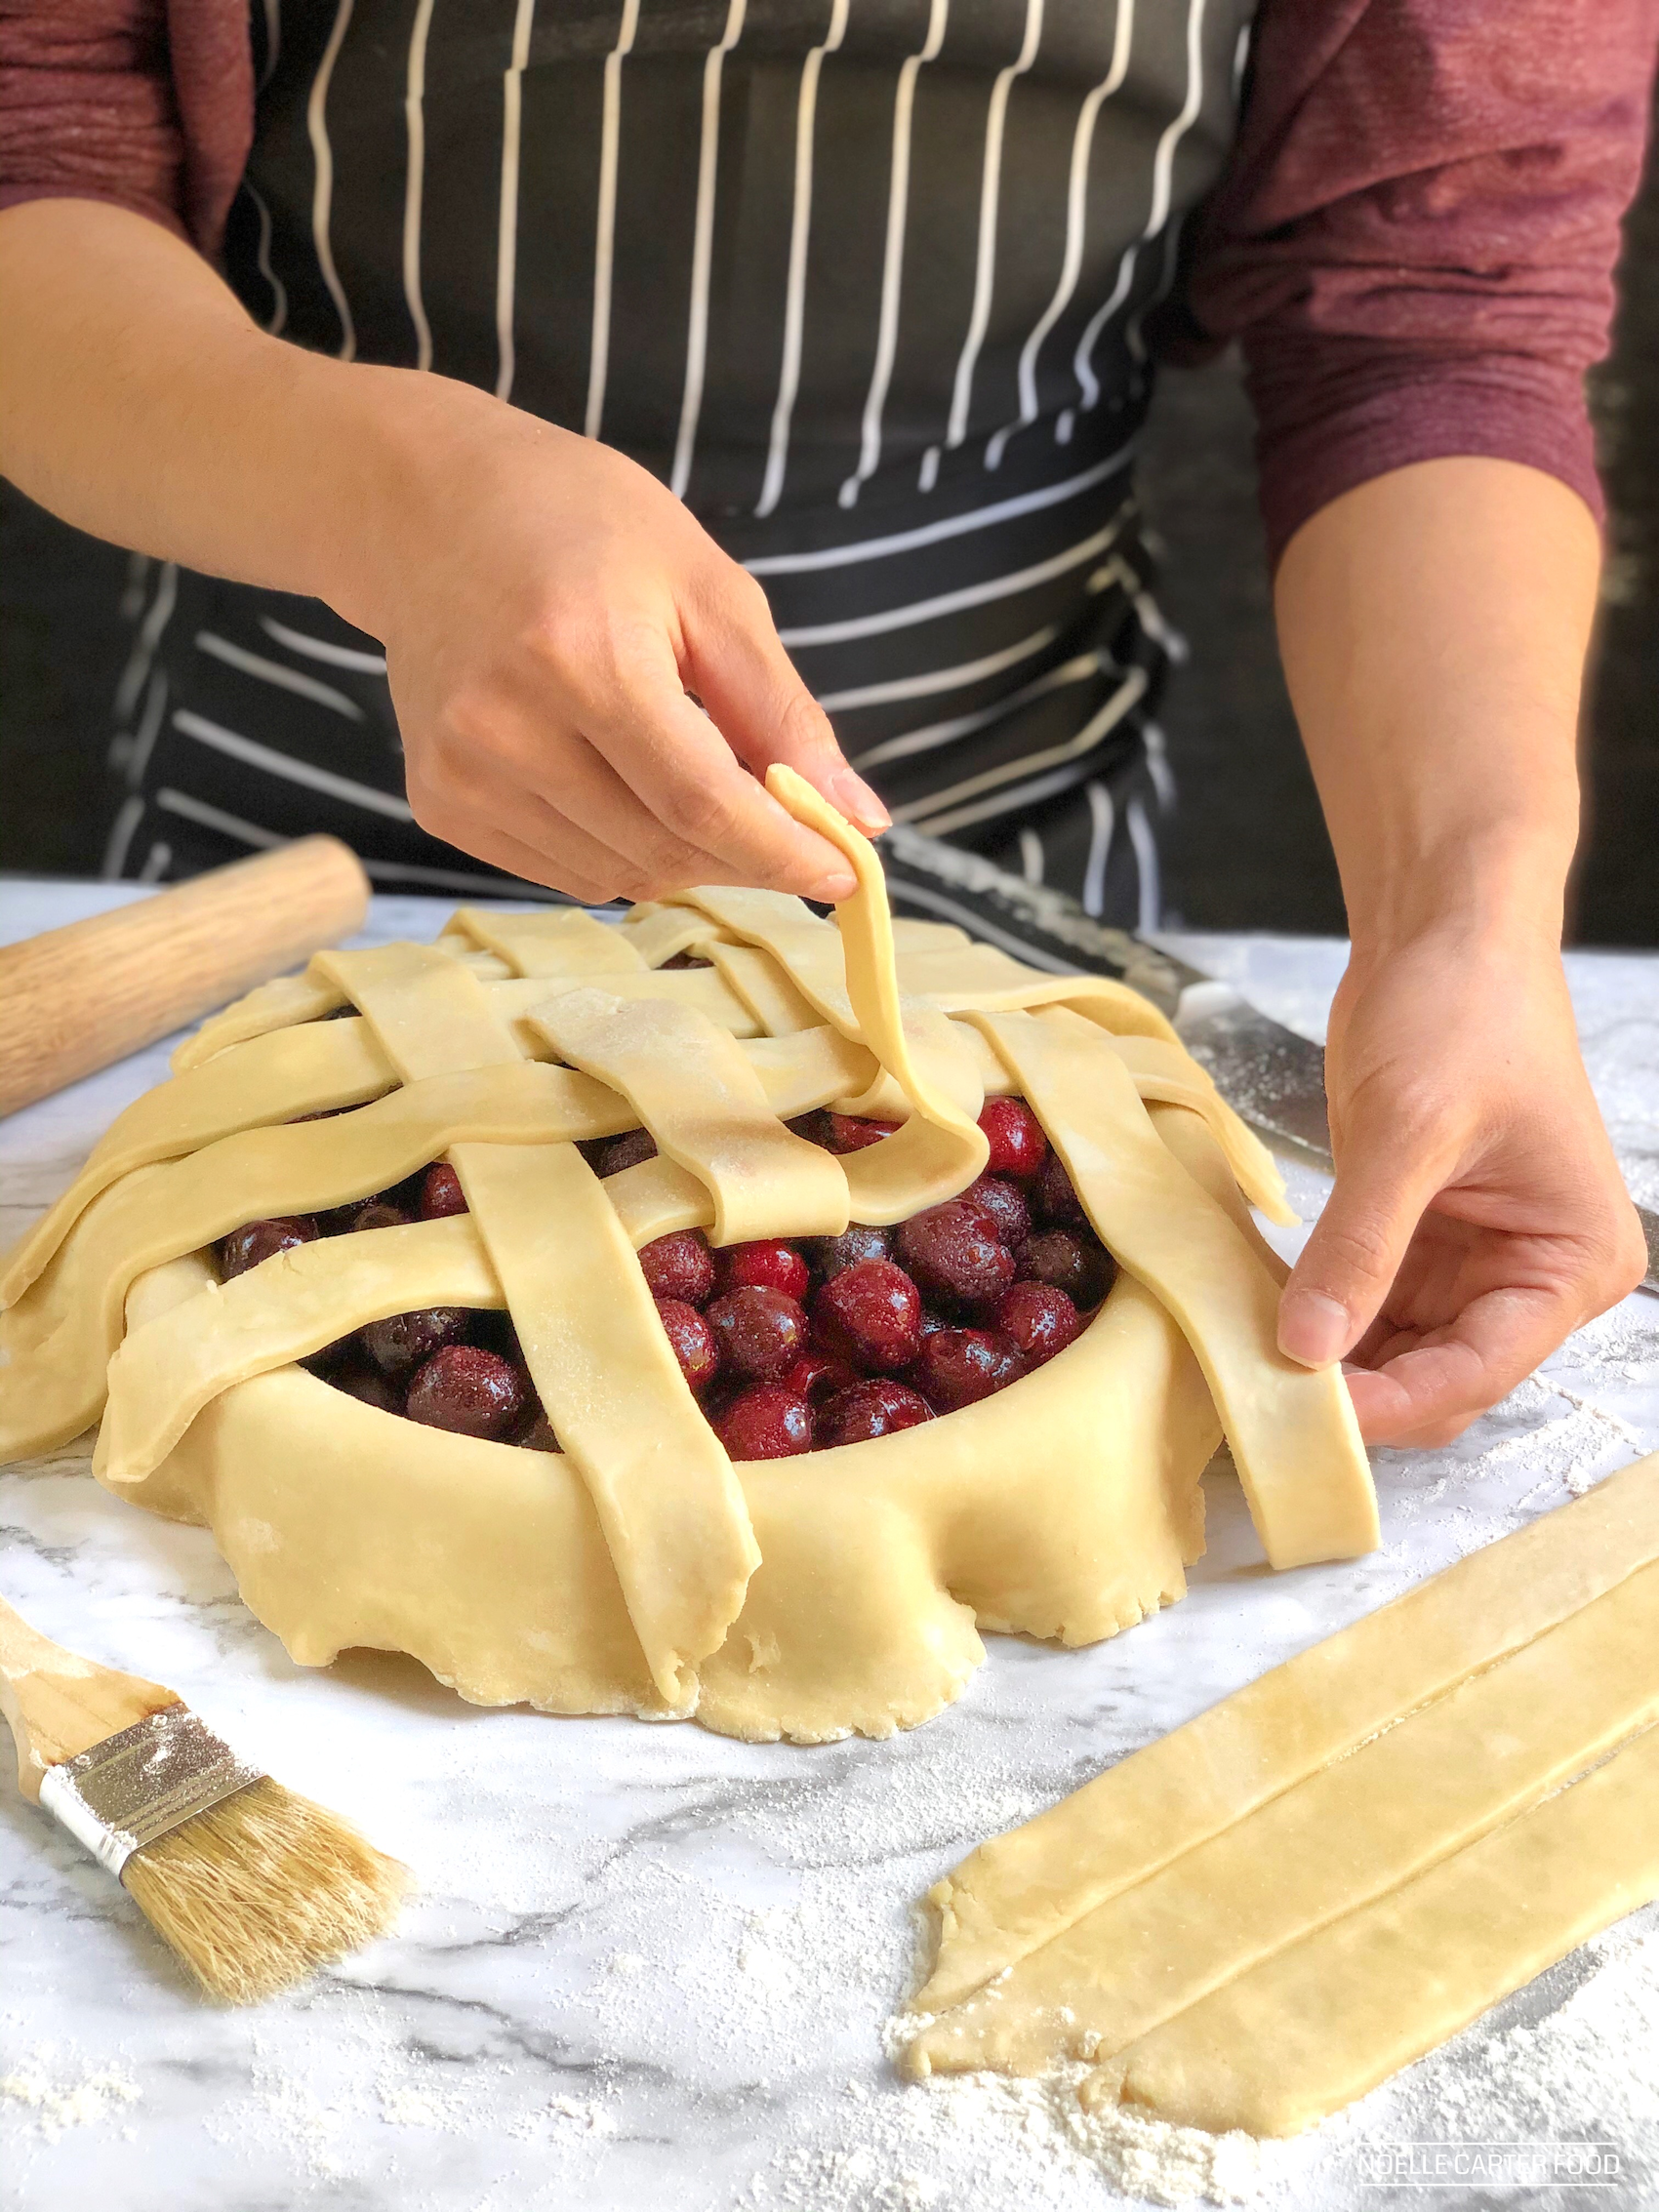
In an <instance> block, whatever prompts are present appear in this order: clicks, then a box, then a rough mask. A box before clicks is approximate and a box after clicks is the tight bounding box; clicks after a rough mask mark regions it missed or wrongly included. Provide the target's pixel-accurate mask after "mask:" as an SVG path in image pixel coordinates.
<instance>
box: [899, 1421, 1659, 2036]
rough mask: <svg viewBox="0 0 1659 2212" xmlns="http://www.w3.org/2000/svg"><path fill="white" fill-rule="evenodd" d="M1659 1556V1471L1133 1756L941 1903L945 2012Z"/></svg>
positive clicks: (940, 1891)
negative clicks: (1085, 1917) (1117, 1898)
mask: <svg viewBox="0 0 1659 2212" xmlns="http://www.w3.org/2000/svg"><path fill="white" fill-rule="evenodd" d="M1655 1560H1659V1458H1654V1459H1648V1460H1642V1461H1639V1463H1638V1464H1637V1465H1636V1466H1634V1467H1630V1468H1624V1469H1622V1470H1621V1471H1620V1472H1619V1473H1617V1474H1612V1475H1609V1476H1608V1477H1607V1478H1606V1480H1605V1481H1603V1482H1600V1483H1598V1485H1597V1486H1596V1488H1595V1489H1594V1490H1592V1491H1590V1492H1589V1493H1588V1494H1587V1495H1586V1496H1585V1497H1583V1498H1581V1499H1578V1500H1576V1501H1575V1502H1574V1503H1573V1504H1572V1505H1570V1506H1564V1507H1562V1508H1560V1509H1559V1510H1558V1511H1557V1512H1554V1513H1547V1514H1545V1515H1543V1516H1542V1517H1541V1518H1540V1519H1538V1520H1536V1521H1533V1522H1531V1523H1529V1524H1528V1526H1527V1527H1525V1528H1522V1529H1517V1531H1516V1533H1515V1534H1514V1535H1513V1536H1508V1537H1505V1538H1504V1539H1503V1541H1502V1542H1501V1543H1498V1544H1491V1545H1487V1546H1486V1547H1485V1548H1484V1549H1482V1550H1479V1551H1475V1552H1471V1554H1470V1555H1469V1557H1468V1558H1467V1559H1462V1560H1460V1561H1459V1562H1458V1563H1457V1565H1456V1566H1454V1567H1448V1568H1447V1569H1446V1570H1445V1572H1444V1573H1443V1574H1439V1575H1436V1576H1435V1577H1434V1578H1433V1579H1432V1580H1430V1581H1428V1582H1426V1583H1421V1584H1419V1585H1418V1587H1417V1588H1416V1589H1411V1590H1407V1591H1406V1593H1405V1594H1404V1596H1402V1597H1396V1599H1395V1600H1394V1602H1393V1603H1392V1604H1390V1605H1385V1606H1383V1607H1382V1608H1381V1609H1380V1610H1379V1611H1377V1612H1375V1613H1370V1614H1367V1615H1366V1616H1365V1617H1364V1618H1363V1619H1362V1620H1359V1621H1356V1622H1355V1623H1354V1625H1353V1627H1352V1628H1348V1629H1343V1631H1342V1632H1341V1634H1340V1635H1335V1636H1330V1637H1327V1638H1326V1640H1325V1641H1324V1642H1323V1643H1317V1644H1315V1645H1314V1646H1313V1647H1312V1648H1311V1649H1310V1650H1308V1651H1305V1652H1301V1653H1299V1654H1298V1656H1297V1657H1296V1658H1294V1659H1292V1660H1288V1661H1287V1662H1286V1663H1285V1664H1284V1665H1283V1666H1282V1667H1276V1668H1275V1669H1273V1671H1272V1672H1271V1673H1267V1674H1264V1675H1262V1676H1261V1677H1260V1678H1259V1679H1258V1680H1257V1681H1254V1682H1251V1683H1249V1684H1248V1685H1247V1686H1246V1687H1245V1688H1244V1689H1242V1690H1238V1691H1235V1692H1234V1695H1233V1696H1232V1697H1230V1698H1226V1699H1224V1700H1223V1701H1222V1703H1221V1704H1220V1705H1216V1706H1212V1707H1211V1708H1210V1709H1209V1710H1208V1711H1207V1712H1203V1713H1200V1714H1199V1715H1198V1716H1197V1718H1196V1719H1194V1720H1190V1721H1188V1722H1187V1723H1186V1725H1185V1726H1184V1727H1181V1728H1177V1729H1175V1730H1173V1731H1172V1732H1171V1733H1170V1734H1169V1735H1167V1736H1164V1737H1161V1738H1160V1739H1159V1740H1158V1742H1156V1743H1155V1744H1150V1745H1148V1746H1147V1748H1146V1749H1144V1750H1140V1751H1136V1752H1134V1753H1132V1754H1131V1755H1130V1756H1129V1757H1128V1758H1126V1759H1122V1760H1120V1761H1119V1762H1118V1764H1117V1765H1116V1766H1114V1767H1112V1768H1110V1769H1109V1770H1108V1771H1107V1772H1106V1773H1105V1774H1102V1775H1100V1776H1098V1777H1097V1778H1096V1780H1095V1781H1093V1782H1090V1783H1087V1784H1085V1786H1084V1787H1083V1788H1082V1789H1081V1790H1076V1791H1074V1792H1073V1793H1072V1795H1071V1796H1070V1797H1067V1798H1065V1799H1064V1800H1063V1801H1062V1802H1061V1803H1060V1804H1058V1805H1055V1806H1053V1807H1052V1808H1051V1809H1050V1810H1049V1811H1048V1812H1046V1813H1041V1814H1039V1815H1038V1816H1037V1818H1036V1819H1035V1820H1032V1821H1028V1822H1027V1823H1026V1825H1025V1826H1024V1827H1023V1828H1018V1829H1015V1830H1012V1831H1011V1832H1010V1833H1008V1834H1007V1835H1001V1836H997V1837H995V1838H994V1839H993V1840H992V1841H991V1842H990V1843H985V1844H982V1845H981V1846H980V1848H979V1849H978V1850H977V1851H976V1852H975V1853H974V1854H973V1856H972V1857H971V1858H969V1859H967V1860H965V1861H964V1862H963V1864H962V1865H961V1866H960V1867H958V1868H957V1869H956V1870H955V1872H954V1873H953V1874H951V1875H949V1876H947V1878H946V1879H945V1880H944V1881H942V1882H940V1883H939V1884H938V1885H937V1887H936V1888H935V1889H934V1890H933V1891H932V1892H931V1893H930V1903H931V1904H932V1905H933V1906H934V1907H935V1909H936V1910H937V1911H938V1912H939V1915H940V1923H941V1938H940V1950H939V1958H938V1961H937V1963H936V1965H935V1967H934V1970H933V1973H932V1976H931V1977H930V1979H929V1981H928V1983H927V1985H926V1987H925V1988H924V1989H923V1990H922V1991H921V1992H920V1993H919V1995H918V1996H917V1998H916V2005H915V2009H916V2010H917V2011H920V2012H929V2013H940V2014H943V2013H944V2012H946V2011H947V2010H948V2009H949V2008H950V2007H951V2006H952V2005H955V2004H958V2003H960V2002H961V2000H962V1999H963V1998H964V1997H967V1996H969V1995H970V1994H971V1993H972V1992H973V1991H975V1990H978V1989H981V1988H983V1987H984V1986H985V1985H986V1984H987V1983H989V1982H990V1981H991V1980H992V1979H993V1978H994V1977H995V1976H996V1975H998V1974H1000V1973H1001V1972H1002V1970H1003V1969H1004V1968H1005V1967H1008V1966H1011V1965H1013V1964H1014V1963H1015V1962H1016V1961H1017V1960H1019V1959H1021V1958H1024V1957H1025V1956H1026V1955H1027V1954H1028V1953H1029V1952H1030V1951H1034V1950H1036V1949H1037V1948H1038V1946H1039V1945H1042V1944H1045V1943H1048V1942H1049V1941H1051V1940H1052V1939H1053V1938H1054V1937H1055V1936H1057V1935H1059V1934H1061V1933H1062V1932H1063V1931H1064V1930H1065V1929H1067V1928H1069V1927H1071V1926H1072V1925H1073V1923H1074V1922H1076V1921H1077V1920H1080V1919H1081V1918H1082V1917H1083V1915H1084V1914H1085V1913H1086V1912H1089V1911H1091V1910H1093V1909H1094V1908H1095V1907H1096V1906H1097V1905H1100V1904H1103V1903H1104V1902H1105V1901H1106V1900H1107V1899H1109V1898H1112V1897H1115V1896H1117V1895H1118V1894H1120V1893H1121V1892H1123V1891H1126V1890H1128V1889H1130V1888H1132V1887H1133V1886H1134V1885H1135V1884H1137V1883H1139V1882H1144V1881H1146V1880H1147V1879H1148V1878H1149V1876H1151V1875H1153V1874H1154V1873H1156V1871H1157V1870H1159V1869H1160V1868H1161V1867H1165V1866H1167V1865H1168V1864H1169V1863H1170V1862H1171V1861H1172V1860H1174V1859H1176V1858H1178V1857H1180V1856H1181V1855H1182V1854H1183V1853H1184V1852H1187V1851H1191V1850H1193V1849H1194V1847H1195V1846H1196V1845H1198V1844H1200V1843H1202V1842H1203V1841H1204V1840H1205V1839H1206V1838H1207V1837H1209V1836H1212V1835H1216V1834H1218V1833H1219V1832H1220V1831H1221V1830H1224V1829H1227V1828H1230V1827H1231V1826H1232V1825H1233V1824H1234V1823H1235V1822H1237V1821H1240V1820H1243V1819H1244V1818H1245V1817H1246V1816H1247V1815H1249V1814H1250V1813H1252V1812H1253V1811H1254V1810H1255V1809H1256V1808H1257V1807H1258V1806H1261V1805H1265V1804H1266V1803H1268V1802H1269V1800H1270V1799H1272V1798H1274V1797H1275V1796H1277V1795H1278V1794H1279V1792H1280V1791H1282V1790H1291V1789H1293V1788H1295V1786H1296V1785H1297V1784H1299V1783H1300V1782H1302V1781H1303V1780H1305V1779H1306V1778H1307V1777H1308V1776H1309V1775H1311V1774H1314V1773H1316V1772H1317V1771H1318V1770H1319V1769H1320V1768H1321V1767H1324V1766H1328V1765H1329V1764H1330V1763H1331V1762H1332V1761H1333V1760H1337V1759H1341V1758H1343V1757H1345V1756H1346V1755H1347V1754H1348V1753H1349V1752H1351V1751H1353V1750H1354V1749H1355V1748H1356V1746H1358V1745H1360V1744H1362V1743H1364V1742H1365V1741H1366V1740H1367V1739H1368V1738H1370V1737H1372V1736H1375V1735H1377V1734H1378V1733H1379V1732H1380V1731H1381V1730H1383V1729H1386V1728H1388V1727H1390V1726H1391V1725H1392V1724H1393V1723H1394V1722H1395V1721H1396V1720H1397V1719H1398V1718H1399V1716H1400V1715H1401V1714H1402V1713H1406V1712H1411V1711H1413V1710H1415V1709H1417V1708H1418V1707H1419V1706H1423V1705H1427V1704H1429V1703H1430V1702H1431V1701H1433V1700H1435V1699H1436V1698H1441V1697H1444V1696H1445V1695H1446V1693H1447V1692H1448V1691H1450V1690H1452V1689H1454V1688H1455V1687H1456V1686H1457V1684H1458V1683H1460V1682H1462V1681H1464V1680H1465V1679H1466V1678H1467V1677H1468V1676H1470V1675H1472V1674H1475V1673H1477V1672H1478V1671H1480V1670H1481V1669H1485V1668H1488V1667H1490V1666H1492V1665H1493V1664H1494V1663H1495V1662H1496V1661H1498V1660H1500V1659H1502V1658H1503V1657H1504V1656H1505V1655H1506V1654H1507V1653H1510V1652H1513V1651H1517V1650H1519V1649H1520V1648H1521V1647H1522V1646H1523V1645H1525V1644H1527V1643H1530V1642H1531V1640H1532V1639H1533V1638H1534V1637H1535V1636H1537V1635H1540V1634H1542V1633H1544V1631H1545V1630H1547V1629H1551V1628H1553V1627H1555V1626H1556V1625H1557V1624H1558V1623H1559V1622H1562V1621H1565V1620H1567V1619H1568V1618H1570V1617H1571V1615H1573V1614H1574V1613H1576V1612H1578V1611H1580V1610H1581V1609H1582V1608H1583V1607H1584V1606H1587V1605H1590V1604H1592V1603H1593V1602H1594V1601H1595V1600H1596V1599H1597V1598H1598V1597H1600V1596H1602V1595H1603V1594H1604V1593H1605V1592H1607V1591H1608V1590H1611V1589H1617V1588H1618V1586H1619V1585H1620V1584H1621V1583H1623V1582H1624V1581H1625V1580H1626V1579H1627V1578H1628V1577H1629V1576H1631V1575H1633V1574H1635V1573H1637V1572H1638V1571H1639V1569H1641V1568H1643V1567H1646V1566H1648V1565H1650V1564H1651V1563H1652V1562H1654V1561H1655Z"/></svg>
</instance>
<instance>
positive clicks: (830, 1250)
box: [803, 1222, 893, 1282]
mask: <svg viewBox="0 0 1659 2212" xmlns="http://www.w3.org/2000/svg"><path fill="white" fill-rule="evenodd" d="M803 1248H804V1250H805V1253H806V1256H807V1259H808V1260H809V1262H810V1263H811V1265H812V1267H814V1268H815V1269H816V1271H817V1273H818V1277H819V1279H820V1281H822V1282H828V1281H829V1280H830V1277H831V1275H838V1274H839V1273H840V1272H841V1269H842V1268H843V1267H856V1266H857V1265H858V1263H859V1262H860V1261H861V1260H890V1259H891V1258H892V1257H893V1239H892V1238H891V1237H890V1236H889V1235H888V1233H887V1231H886V1230H885V1229H884V1228H872V1227H870V1225H869V1223H868V1222H854V1223H852V1224H851V1225H850V1226H849V1227H847V1228H844V1229H843V1230H842V1231H841V1233H840V1235H839V1236H809V1237H807V1238H805V1239H804V1242H803Z"/></svg>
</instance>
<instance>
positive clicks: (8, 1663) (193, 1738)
mask: <svg viewBox="0 0 1659 2212" xmlns="http://www.w3.org/2000/svg"><path fill="white" fill-rule="evenodd" d="M0 1710H3V1711H4V1713H5V1716H6V1720H7V1723H8V1725H9V1726H10V1728H11V1731H12V1735H13V1738H14V1740H15V1741H16V1744H17V1748H18V1782H19V1786H20V1789H21V1790H22V1792H23V1795H24V1796H25V1797H28V1798H30V1799H31V1800H33V1801H34V1802H35V1803H37V1804H39V1805H40V1806H41V1807H42V1808H43V1809H44V1810H45V1811H46V1812H49V1813H50V1814H51V1815H52V1816H53V1818H54V1819H55V1820H56V1821H58V1822H59V1823H60V1824H61V1826H62V1827H63V1828H65V1829H67V1830H68V1831H69V1833H70V1834H71V1835H72V1836H74V1837H75V1839H76V1841H77V1842H79V1843H82V1844H84V1845H85V1846H86V1848H87V1849H88V1850H89V1851H90V1852H91V1853H92V1855H93V1857H94V1858H95V1859H96V1860H97V1861H98V1862H99V1864H100V1865H101V1867H103V1868H105V1869H106V1870H107V1871H108V1872H110V1873H112V1874H114V1875H115V1876H116V1878H117V1879H118V1880H119V1881H120V1882H122V1883H123V1884H124V1885H125V1887H126V1889H127V1890H128V1892H129V1894H130V1895H131V1896H132V1898H133V1899H134V1901H135V1903H136V1904H137V1905H138V1908H139V1910H140V1911H141V1912H142V1914H143V1915H144V1917H145V1919H146V1920H148V1921H149V1923H150V1925H151V1927H153V1928H154V1929H155V1931H156V1933H157V1934H158V1935H159V1936H160V1937H161V1939H162V1941H163V1942H164V1943H167V1944H169V1945H171V1947H172V1948H173V1950H174V1951H177V1952H178V1954H179V1956H180V1957H181V1958H182V1960H183V1961H184V1963H185V1965H186V1966H187V1967H189V1969H190V1971H191V1973H192V1974H194V1975H195V1977H196V1979H197V1981H198V1982H200V1984H201V1985H202V1987H203V1988H204V1989H205V1990H207V1991H209V1992H210V1993H211V1994H212V1995H214V1996H216V1997H222V1998H223V1999H224V2000H225V2001H226V2002H227V2003H230V2004H251V2003H254V2002H256V2001H257V2000H259V1999H260V1998H262V1997H268V1996H273V1995H275V1993H276V1992H277V1991H279V1990H284V1989H287V1988H288V1987H289V1986H290V1984H292V1983H294V1982H298V1981H301V1980H303V1978H304V1976H306V1975H307V1974H309V1973H310V1972H311V1971H312V1970H313V1969H314V1968H316V1967H318V1966H321V1965H323V1964H325V1963H326V1962H327V1961H328V1960H330V1959H334V1958H341V1957H344V1954H345V1953H346V1952H347V1951H355V1950H357V1949H358V1947H359V1946H360V1945H362V1944H366V1943H369V1942H371V1941H372V1940H373V1939H374V1938H375V1937H376V1936H378V1935H381V1934H383V1933H384V1930H385V1929H387V1928H388V1927H389V1926H390V1925H391V1922H392V1920H393V1919H394V1918H395V1916H396V1913H397V1909H398V1906H399V1905H400V1903H401V1902H402V1899H403V1896H404V1894H405V1892H406V1890H407V1889H408V1887H409V1873H408V1870H407V1869H406V1868H404V1867H401V1866H399V1864H398V1863H397V1861H396V1860H395V1859H388V1858H386V1857H384V1854H383V1853H381V1852H379V1851H377V1850H376V1849H375V1848H374V1846H373V1845H372V1844H371V1843H369V1842H368V1841H367V1840H366V1839H365V1838H364V1837H363V1836H361V1835H359V1834H358V1832H357V1830H355V1829H354V1828H352V1827H350V1826H349V1825H348V1824H347V1823H346V1822H344V1821H343V1820H341V1819H340V1818H339V1817H338V1815H336V1814H334V1813H331V1812H329V1811H327V1810H326V1809H325V1808H324V1807H323V1806H321V1805H314V1804H312V1803H311V1801H310V1799H309V1798H306V1797H301V1796H297V1795H296V1794H295V1793H294V1791H293V1790H285V1789H284V1788H283V1787H282V1785H281V1784H280V1783H279V1782H273V1781H271V1779H270V1777H269V1776H268V1775H264V1774H261V1773H260V1771H259V1770H258V1768H257V1767H252V1766H249V1765H247V1764H246V1763H245V1762H244V1761H243V1760H241V1759H239V1758H238V1757H237V1756H236V1754H235V1753H234V1752H233V1751H232V1750H231V1749H230V1747H229V1746H228V1745H227V1744H225V1743H223V1742H222V1741H221V1739H220V1738H219V1737H218V1736H216V1735H215V1734H214V1732H213V1730H212V1729H211V1728H209V1727H208V1726H207V1725H206V1724H205V1723H204V1722H203V1721H201V1720H200V1719H198V1718H197V1716H196V1715H195V1714H194V1713H193V1712H192V1711H191V1710H190V1709H189V1708H188V1706H186V1705H185V1704H184V1703H183V1702H182V1699H181V1698H179V1697H178V1696H177V1694H176V1693H175V1692H174V1691H172V1690H167V1689H163V1688H162V1686H161V1685H160V1684H159V1683H158V1682H146V1681H144V1680H142V1678H141V1677H140V1676H139V1675H136V1674H123V1673H120V1672H118V1671H117V1670H116V1669H114V1668H112V1667H100V1666H97V1665H95V1663H94V1662H93V1661H91V1660H89V1659H82V1658H79V1657H78V1656H77V1655H76V1654H75V1653H74V1652H71V1651H65V1650H64V1649H63V1648H62V1646H61V1644H55V1643H52V1642H51V1641H49V1640H48V1638H47V1637H45V1636H43V1635H41V1634H40V1633H39V1632H38V1631H37V1630H36V1629H31V1628H30V1627H29V1625H28V1623H27V1622H26V1621H24V1620H23V1619H22V1617H21V1616H20V1614H18V1613H16V1612H14V1611H13V1609H12V1608H11V1606H9V1605H8V1604H6V1603H5V1601H4V1600H3V1599H0Z"/></svg>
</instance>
